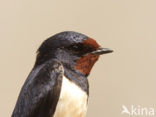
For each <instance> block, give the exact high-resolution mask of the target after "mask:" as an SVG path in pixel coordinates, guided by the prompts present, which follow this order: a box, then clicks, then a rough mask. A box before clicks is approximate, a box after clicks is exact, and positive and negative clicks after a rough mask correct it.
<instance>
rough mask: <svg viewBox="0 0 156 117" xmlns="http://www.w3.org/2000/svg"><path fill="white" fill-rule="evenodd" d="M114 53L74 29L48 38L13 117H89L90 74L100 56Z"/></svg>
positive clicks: (24, 85) (21, 92) (28, 78)
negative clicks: (87, 114) (87, 115)
mask: <svg viewBox="0 0 156 117" xmlns="http://www.w3.org/2000/svg"><path fill="white" fill-rule="evenodd" d="M111 52H113V50H111V49H108V48H102V47H101V46H100V45H99V44H98V43H97V42H96V40H94V39H93V38H90V37H89V36H86V35H85V34H82V33H78V32H74V31H63V32H60V33H57V34H55V35H53V36H51V37H49V38H48V39H46V40H44V41H43V43H42V44H41V45H40V47H39V48H38V50H37V56H36V61H35V64H34V66H33V68H32V70H31V72H30V74H29V75H28V77H27V79H26V81H25V83H24V84H23V86H22V88H21V91H20V93H19V96H18V99H17V102H16V104H15V107H14V110H13V112H12V115H11V117H86V113H87V108H88V98H89V83H88V79H87V77H88V76H89V74H90V71H91V69H92V67H93V65H94V64H95V62H96V61H97V60H98V59H99V56H100V55H102V54H107V53H111Z"/></svg>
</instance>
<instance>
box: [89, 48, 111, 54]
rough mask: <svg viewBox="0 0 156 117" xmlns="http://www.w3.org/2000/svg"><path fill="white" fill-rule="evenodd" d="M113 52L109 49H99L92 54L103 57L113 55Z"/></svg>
mask: <svg viewBox="0 0 156 117" xmlns="http://www.w3.org/2000/svg"><path fill="white" fill-rule="evenodd" d="M112 52H113V50H111V49H108V48H98V49H97V50H95V51H93V52H91V54H96V55H102V54H107V53H112Z"/></svg>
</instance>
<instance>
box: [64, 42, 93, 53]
mask: <svg viewBox="0 0 156 117" xmlns="http://www.w3.org/2000/svg"><path fill="white" fill-rule="evenodd" d="M67 49H68V50H70V51H72V52H73V53H77V54H80V55H83V54H87V53H89V52H91V51H93V49H92V47H91V46H89V45H84V44H81V43H77V44H73V45H70V46H69V47H68V48H67Z"/></svg>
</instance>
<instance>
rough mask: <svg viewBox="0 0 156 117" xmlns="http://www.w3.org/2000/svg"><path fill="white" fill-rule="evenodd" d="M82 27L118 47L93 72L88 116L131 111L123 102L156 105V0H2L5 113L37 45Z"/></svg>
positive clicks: (1, 109) (0, 110)
mask: <svg viewBox="0 0 156 117" xmlns="http://www.w3.org/2000/svg"><path fill="white" fill-rule="evenodd" d="M66 30H70V31H77V32H81V33H83V34H86V35H88V36H90V37H92V38H94V39H96V40H97V42H98V43H100V44H101V46H103V47H107V48H111V49H113V50H114V53H111V54H107V55H103V56H102V57H101V58H100V60H99V61H98V62H97V63H96V64H95V66H94V68H93V69H92V73H91V74H90V76H89V82H90V98H89V108H88V113H87V117H126V116H127V115H122V114H121V111H122V105H123V104H124V105H125V106H127V107H128V108H130V106H131V105H135V106H138V105H140V106H141V107H147V108H149V107H153V108H155V109H156V91H155V89H156V54H155V51H156V0H77V1H76V0H66V1H63V0H46V1H43V0H12V1H11V0H5V1H4V0H0V116H1V117H10V116H11V113H12V111H13V108H14V106H15V103H16V100H17V97H18V95H19V91H20V88H21V87H22V85H23V83H24V81H25V79H26V78H27V76H28V74H29V72H30V71H31V69H32V67H33V65H34V62H35V57H36V50H37V48H38V47H39V46H40V44H41V43H42V42H43V40H45V39H46V38H48V37H50V36H52V35H54V34H56V33H58V32H61V31H66Z"/></svg>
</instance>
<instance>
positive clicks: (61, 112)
mask: <svg viewBox="0 0 156 117" xmlns="http://www.w3.org/2000/svg"><path fill="white" fill-rule="evenodd" d="M87 97H88V96H87V94H86V93H85V92H84V91H83V90H82V89H80V87H78V86H77V85H76V84H75V83H73V82H71V81H70V80H68V79H67V78H66V77H63V81H62V89H61V94H60V98H59V101H58V104H57V107H56V111H55V114H54V117H85V116H86V112H87Z"/></svg>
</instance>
